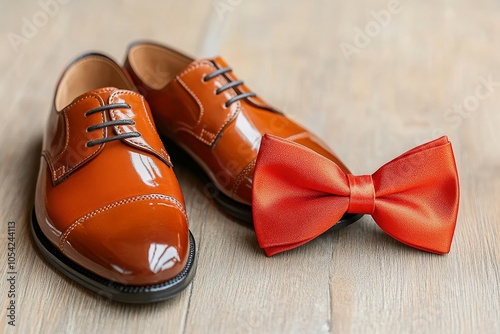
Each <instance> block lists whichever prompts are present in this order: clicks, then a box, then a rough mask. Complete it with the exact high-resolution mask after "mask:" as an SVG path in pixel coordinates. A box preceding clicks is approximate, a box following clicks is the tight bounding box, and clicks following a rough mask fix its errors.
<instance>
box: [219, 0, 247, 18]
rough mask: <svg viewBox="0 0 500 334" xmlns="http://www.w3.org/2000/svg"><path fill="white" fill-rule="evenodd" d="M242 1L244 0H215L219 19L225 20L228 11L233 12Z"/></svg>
mask: <svg viewBox="0 0 500 334" xmlns="http://www.w3.org/2000/svg"><path fill="white" fill-rule="evenodd" d="M242 2H243V0H215V1H214V2H213V5H214V8H215V11H216V12H217V16H218V17H219V19H221V20H223V19H224V17H225V16H226V13H228V12H232V11H233V10H234V9H235V8H236V7H238V6H239V5H240V4H241V3H242Z"/></svg>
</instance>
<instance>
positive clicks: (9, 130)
mask: <svg viewBox="0 0 500 334" xmlns="http://www.w3.org/2000/svg"><path fill="white" fill-rule="evenodd" d="M47 1H49V0H45V1H43V0H42V1H41V2H47ZM61 2H63V1H62V0H61ZM65 2H67V3H66V4H64V5H60V6H59V8H58V9H57V10H54V8H52V10H53V11H55V13H54V15H53V16H51V17H49V18H48V20H47V22H45V24H43V25H41V27H40V28H39V29H38V32H36V33H35V34H34V36H31V37H30V38H29V39H27V40H26V41H27V43H26V44H23V45H21V46H20V47H19V50H17V51H15V50H14V48H13V47H12V44H11V43H10V42H9V39H8V36H9V35H8V34H9V33H16V34H18V35H20V34H21V33H22V26H23V24H24V23H23V22H24V21H23V18H26V19H28V20H30V21H32V20H33V16H34V15H35V16H36V15H39V14H37V13H39V12H40V11H41V10H42V7H41V5H40V3H39V2H37V1H35V0H27V1H1V2H0V33H1V38H0V69H1V72H0V73H1V79H0V103H1V107H0V120H1V122H0V143H1V144H0V161H1V164H0V206H1V210H0V223H1V236H2V240H1V241H0V254H1V255H2V262H1V263H0V264H1V270H2V273H3V274H2V280H1V281H0V296H1V298H0V300H1V302H0V305H1V309H2V311H1V313H2V314H1V317H0V319H1V320H0V326H1V328H2V329H5V331H6V332H9V333H10V332H19V333H38V332H41V333H280V332H282V333H327V332H333V333H371V332H380V333H406V332H408V333H474V332H475V333H499V332H500V219H499V216H500V205H499V203H500V134H499V130H498V129H499V128H500V47H499V46H500V20H499V19H498V18H499V15H500V7H499V5H498V2H497V1H495V0H490V1H487V0H484V1H474V2H473V1H466V0H455V1H431V0H427V1H409V0H408V1H406V0H401V1H400V5H399V6H398V7H397V10H396V11H394V13H392V14H391V17H390V19H387V17H386V19H387V20H388V21H387V24H385V26H381V25H380V24H378V23H375V24H374V23H373V22H376V21H375V19H374V16H373V14H372V11H374V12H379V11H381V10H389V9H391V8H392V7H390V5H389V1H380V0H358V1H329V0H325V1H299V0H287V1H266V0H252V1H250V0H215V1H206V0H196V1H175V0H164V1H153V0H141V1H132V0H127V1H121V2H117V1H116V2H115V1H76V0H73V1H68V0H66V1H65ZM42 16H43V14H42ZM41 18H42V19H43V17H41ZM39 19H40V18H39ZM372 21H373V22H372ZM40 22H41V23H44V22H43V20H42V21H39V23H40ZM377 24H378V27H379V29H378V30H377ZM365 27H367V28H369V29H372V30H370V31H369V32H370V34H371V35H372V37H370V36H368V38H369V41H367V38H365V39H364V40H363V41H361V42H363V43H361V44H360V41H359V40H356V35H357V34H358V33H357V32H356V31H357V29H361V30H364V29H365ZM10 36H12V35H10ZM139 38H147V39H152V40H156V41H160V42H163V43H167V44H170V45H173V46H175V47H177V48H178V49H180V50H184V51H186V52H188V53H190V54H193V55H196V56H208V55H214V54H222V55H223V56H224V57H225V58H226V60H228V61H229V62H230V64H232V65H233V67H234V68H235V71H236V73H237V75H238V76H239V77H241V78H244V79H245V80H246V82H247V83H248V84H249V86H250V87H252V88H253V89H254V90H255V91H256V92H257V93H259V94H260V95H261V96H263V97H264V98H265V99H266V100H268V101H269V102H271V103H272V104H274V105H275V106H277V107H278V108H280V109H283V110H284V111H285V112H287V114H288V115H290V116H291V117H293V118H294V119H296V120H299V121H300V122H302V123H303V124H305V125H306V126H307V127H309V128H310V129H312V130H314V131H315V132H316V133H318V134H319V135H320V136H321V137H322V138H323V139H324V140H325V141H326V142H327V143H329V144H330V145H331V146H332V147H333V148H334V150H335V151H336V152H337V154H338V155H339V156H340V157H341V158H342V159H343V160H344V162H345V163H346V164H347V165H348V166H350V168H351V169H352V170H353V171H354V172H356V173H369V172H373V171H374V170H375V169H376V168H378V166H380V165H381V164H383V163H385V162H386V161H388V160H390V159H391V158H393V157H395V156H397V155H399V154H400V153H402V152H404V151H405V150H407V149H409V148H411V147H413V146H415V145H416V144H419V143H422V142H423V141H426V140H428V139H431V138H434V137H437V136H438V135H441V134H444V133H446V134H448V136H449V137H450V139H451V140H452V142H453V145H454V149H455V154H456V158H457V164H458V168H459V174H460V178H461V179H460V180H461V207H460V213H459V219H458V225H457V229H456V234H455V239H454V243H453V246H452V251H451V253H450V254H449V255H446V256H436V255H431V254H427V253H424V252H420V251H416V250H413V249H410V248H409V247H406V246H403V245H401V244H399V243H398V242H396V241H393V240H392V239H391V238H390V237H388V236H386V235H385V234H384V233H383V232H382V231H381V230H380V229H379V228H378V227H376V225H375V223H374V222H373V220H372V219H371V218H369V217H364V218H363V219H362V221H360V222H359V223H358V224H355V225H353V226H351V227H349V228H347V229H344V230H342V231H339V232H334V233H328V234H325V235H323V236H321V237H319V238H318V239H316V240H315V241H313V242H311V243H309V244H307V245H305V246H303V247H301V248H299V249H297V250H294V251H290V252H288V253H286V254H282V255H279V256H275V257H273V258H266V257H265V256H264V254H263V252H262V251H260V250H259V248H258V245H257V242H256V239H255V236H254V232H253V231H252V230H251V229H249V228H247V227H245V226H243V225H242V224H240V223H238V222H236V221H234V220H233V219H231V218H229V217H228V216H226V215H225V214H223V213H222V212H221V211H220V210H219V209H218V208H217V207H216V206H215V205H214V203H213V202H212V201H211V200H210V199H208V198H207V197H206V196H205V195H204V193H203V184H202V183H201V182H200V181H198V179H196V177H195V176H194V175H193V174H192V173H191V172H189V171H188V170H185V169H182V168H177V169H176V170H177V174H178V177H179V180H180V183H181V186H182V188H183V190H184V193H185V197H186V200H187V210H188V214H189V218H190V224H191V229H192V231H193V233H194V235H195V238H196V240H197V244H198V254H199V264H198V272H197V276H196V277H195V279H194V281H193V284H192V285H191V286H190V287H189V288H188V289H186V290H185V291H184V292H183V293H182V294H181V295H179V296H178V297H177V298H175V299H173V300H169V301H167V302H163V303H159V304H153V305H144V306H129V305H120V304H117V303H113V302H109V301H107V300H104V299H102V298H100V297H98V296H96V295H95V294H93V293H90V292H88V291H87V290H85V289H83V288H81V287H79V286H78V285H76V284H74V283H73V282H72V281H70V280H69V279H67V278H66V277H64V276H63V275H61V274H59V273H58V272H56V271H55V270H54V268H52V267H51V266H49V265H48V264H47V263H46V262H44V261H43V260H42V259H41V257H40V256H39V254H38V253H37V252H36V250H35V248H34V245H33V243H32V240H31V236H30V233H29V223H28V221H29V213H30V210H31V206H32V201H33V192H34V187H35V181H36V175H37V170H38V164H39V156H40V152H39V151H40V145H41V136H42V129H43V126H44V124H45V121H46V118H47V113H48V111H49V107H50V104H51V101H52V94H53V89H54V86H55V83H56V80H57V78H58V77H59V75H60V73H61V71H62V69H63V68H64V66H65V65H66V64H67V62H68V61H69V60H70V59H71V58H72V57H74V56H76V55H78V54H79V53H80V52H83V51H86V50H101V51H105V52H106V53H108V54H110V55H112V56H113V57H115V58H117V59H118V60H120V61H121V60H123V58H124V52H125V47H126V46H127V44H128V43H129V42H130V41H133V40H135V39H139ZM355 43H357V45H358V46H362V47H359V48H358V50H357V53H354V54H353V55H352V57H349V59H347V58H346V57H345V56H344V53H343V51H342V46H344V47H345V46H346V44H349V45H351V46H353V47H356V44H355ZM351 50H352V49H351ZM489 78H491V79H489ZM488 80H490V81H493V86H492V87H490V91H489V94H486V93H487V92H488V88H487V87H486V86H484V84H483V82H484V81H488ZM477 92H479V93H480V97H481V98H479V99H478V98H474V96H475V94H476V93H477ZM486 95H487V96H486ZM464 103H466V104H467V103H468V107H467V108H468V110H466V109H464V110H465V111H463V112H462V113H461V114H460V113H457V112H456V111H455V112H454V111H453V107H454V105H455V104H464ZM8 221H15V222H16V247H17V248H16V261H17V263H16V264H17V268H16V269H17V272H18V275H17V294H18V295H17V299H16V306H17V308H16V316H17V318H16V325H17V326H16V328H15V329H13V328H11V326H8V324H7V318H6V316H5V315H6V308H7V303H8V298H7V293H8V289H9V288H8V283H7V281H6V272H7V270H8V268H7V240H6V238H7V222H8Z"/></svg>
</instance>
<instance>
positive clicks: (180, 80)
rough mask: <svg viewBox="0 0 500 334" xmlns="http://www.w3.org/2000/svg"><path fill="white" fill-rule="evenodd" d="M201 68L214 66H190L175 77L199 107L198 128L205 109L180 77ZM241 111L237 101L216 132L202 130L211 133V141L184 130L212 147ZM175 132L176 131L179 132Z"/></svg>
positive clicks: (204, 62)
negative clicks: (233, 109) (232, 110)
mask: <svg viewBox="0 0 500 334" xmlns="http://www.w3.org/2000/svg"><path fill="white" fill-rule="evenodd" d="M201 66H207V67H210V68H215V67H214V65H213V64H212V63H209V62H206V61H203V62H200V63H198V64H196V65H194V66H191V67H189V68H187V69H186V70H184V71H183V72H182V73H181V74H179V75H178V76H177V77H176V80H177V81H178V82H179V84H180V85H181V86H182V87H184V89H186V90H187V91H188V92H189V93H190V94H191V96H192V97H193V98H194V99H195V100H196V101H197V103H198V105H199V107H200V117H199V118H198V121H197V122H196V125H195V127H196V126H198V125H199V124H200V123H201V120H202V118H203V115H204V113H205V108H204V106H203V104H202V102H201V100H200V99H199V98H198V96H197V95H196V94H195V93H194V92H193V91H192V90H191V89H190V88H189V87H188V85H187V84H186V83H185V82H184V81H183V80H182V77H184V76H185V75H186V74H188V73H189V72H191V71H193V70H195V69H196V68H198V67H201ZM240 111H241V101H237V102H236V109H235V111H234V112H229V113H228V115H227V117H226V119H225V120H224V123H223V124H222V125H221V126H220V127H219V129H218V130H217V132H215V133H213V132H209V131H207V130H204V129H203V130H202V133H203V131H206V132H209V133H212V134H213V137H214V138H213V139H212V140H211V141H207V140H205V139H204V138H202V137H200V136H199V135H198V134H196V133H194V132H193V131H192V130H187V129H186V130H185V131H186V132H188V133H190V134H192V135H193V136H195V137H196V138H197V139H199V140H200V141H202V142H204V143H205V144H207V145H212V144H213V142H214V140H215V138H217V136H218V134H219V133H220V132H221V131H222V129H224V127H226V125H227V124H228V123H229V122H231V121H232V120H233V119H234V118H235V117H236V115H237V114H238V113H239V112H240ZM181 129H182V128H179V130H181ZM179 130H177V131H179ZM177 131H174V132H177Z"/></svg>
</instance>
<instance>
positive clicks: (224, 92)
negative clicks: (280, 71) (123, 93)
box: [125, 42, 360, 228]
mask: <svg viewBox="0 0 500 334" xmlns="http://www.w3.org/2000/svg"><path fill="white" fill-rule="evenodd" d="M125 68H126V70H127V71H128V72H129V74H130V75H131V77H132V80H133V81H134V83H135V84H136V86H137V88H138V90H139V91H141V92H142V93H143V94H144V96H145V97H146V100H147V101H148V102H149V105H150V106H151V110H152V113H153V117H154V119H155V122H156V125H157V127H158V132H159V133H160V134H162V135H164V136H166V137H167V138H169V139H170V141H172V142H174V143H175V144H176V145H178V146H179V147H180V148H181V149H182V150H184V151H185V152H187V153H188V154H189V156H190V157H191V158H192V159H193V160H194V161H195V162H196V163H197V164H198V165H199V167H201V169H202V171H203V172H204V173H205V174H206V175H208V177H209V179H210V180H211V182H212V183H213V185H214V186H215V187H216V191H215V192H214V193H213V197H214V199H215V200H216V201H217V202H218V203H219V204H220V205H222V207H223V209H225V210H226V211H227V212H228V213H229V214H231V215H233V216H235V217H237V218H240V219H242V220H245V221H248V222H251V221H252V212H251V193H252V192H251V188H252V176H253V170H254V165H255V159H256V157H257V153H258V150H259V146H260V141H261V137H262V135H264V134H266V133H270V134H273V135H276V136H279V137H282V138H287V139H289V140H293V141H295V142H297V143H300V144H302V145H305V146H307V147H309V148H311V149H313V150H314V151H316V152H318V153H320V154H322V155H323V156H325V157H327V158H328V159H331V160H333V161H334V162H335V163H336V164H337V165H339V166H340V167H341V168H342V169H343V170H344V171H345V172H348V170H347V168H346V167H345V166H344V164H343V163H342V162H341V161H339V159H338V158H337V157H336V156H335V155H334V154H333V153H332V151H331V150H330V149H329V148H328V147H327V145H325V144H324V143H323V142H322V141H321V140H320V139H319V138H318V137H317V136H316V135H314V134H313V133H311V132H309V131H308V130H306V129H304V128H303V127H302V126H300V125H298V124H296V123H294V122H293V121H291V120H290V119H288V118H287V117H286V116H285V115H284V114H283V113H281V112H279V111H278V110H276V109H274V108H273V107H272V106H270V105H269V104H267V103H266V102H264V101H263V100H262V99H261V98H260V97H258V96H257V95H256V94H255V93H253V92H252V91H251V90H250V89H249V88H248V87H247V86H245V85H244V84H243V81H241V80H238V78H237V77H236V76H235V75H234V74H233V72H232V69H231V68H230V67H229V66H228V64H227V63H226V62H225V61H224V60H223V59H222V58H220V57H216V58H213V59H200V60H194V59H193V58H191V57H188V56H185V55H183V54H181V53H179V52H177V51H174V50H172V49H170V48H167V47H164V46H161V45H158V44H155V43H150V42H137V43H134V44H132V45H131V46H130V47H129V50H128V55H127V59H126V61H125ZM297 159H298V160H300V157H297ZM359 217H360V216H359V215H358V216H351V215H349V216H346V217H344V218H345V219H343V221H341V222H339V223H337V224H336V225H335V227H336V228H340V227H342V226H345V225H347V224H349V223H351V222H353V221H355V220H357V219H359Z"/></svg>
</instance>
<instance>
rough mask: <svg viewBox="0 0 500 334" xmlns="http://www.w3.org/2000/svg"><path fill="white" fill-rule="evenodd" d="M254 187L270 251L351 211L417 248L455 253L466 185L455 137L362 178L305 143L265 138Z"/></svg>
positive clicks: (312, 234) (257, 221)
mask: <svg viewBox="0 0 500 334" xmlns="http://www.w3.org/2000/svg"><path fill="white" fill-rule="evenodd" d="M252 188H253V200H252V208H253V220H254V225H255V232H256V234H257V238H258V240H259V244H260V246H261V247H262V248H264V250H265V252H266V254H267V255H268V256H272V255H274V254H277V253H281V252H284V251H287V250H290V249H293V248H295V247H298V246H300V245H302V244H304V243H306V242H308V241H311V240H312V239H314V238H316V237H317V236H318V235H320V234H322V233H323V232H325V231H327V230H328V229H330V228H331V227H332V226H333V225H335V224H336V223H337V222H338V221H339V220H340V219H341V217H342V216H343V215H344V214H345V213H356V214H369V215H371V216H372V217H373V219H374V220H375V222H376V223H377V224H378V225H379V226H380V228H381V229H382V230H384V231H385V232H386V233H387V234H389V235H391V236H392V237H393V238H395V239H397V240H399V241H401V242H402V243H405V244H407V245H409V246H411V247H415V248H418V249H421V250H424V251H427V252H432V253H437V254H445V253H448V252H449V251H450V246H451V240H452V238H453V232H454V230H455V224H456V220H457V213H458V200H459V189H458V176H457V169H456V166H455V159H454V156H453V150H452V148H451V143H450V142H449V141H448V138H447V137H441V138H439V139H436V140H434V141H431V142H429V143H427V144H423V145H420V146H418V147H416V148H414V149H412V150H410V151H408V152H407V153H405V154H403V155H401V156H399V157H397V158H396V159H394V160H392V161H391V162H389V163H387V164H385V165H384V166H382V167H381V168H380V169H379V170H377V171H376V172H375V173H374V174H373V175H362V176H356V175H351V174H347V175H346V174H345V173H344V172H343V171H342V170H341V169H340V168H339V167H338V166H337V165H336V164H335V163H334V162H332V161H330V160H329V159H327V158H325V157H323V156H322V155H320V154H318V153H316V152H314V151H312V150H310V149H308V148H306V147H304V146H302V145H299V144H297V143H294V142H291V141H288V140H285V139H282V138H278V137H275V136H271V135H265V136H264V137H263V139H262V143H261V146H260V151H259V155H258V157H257V163H256V166H255V173H254V177H253V185H252Z"/></svg>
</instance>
